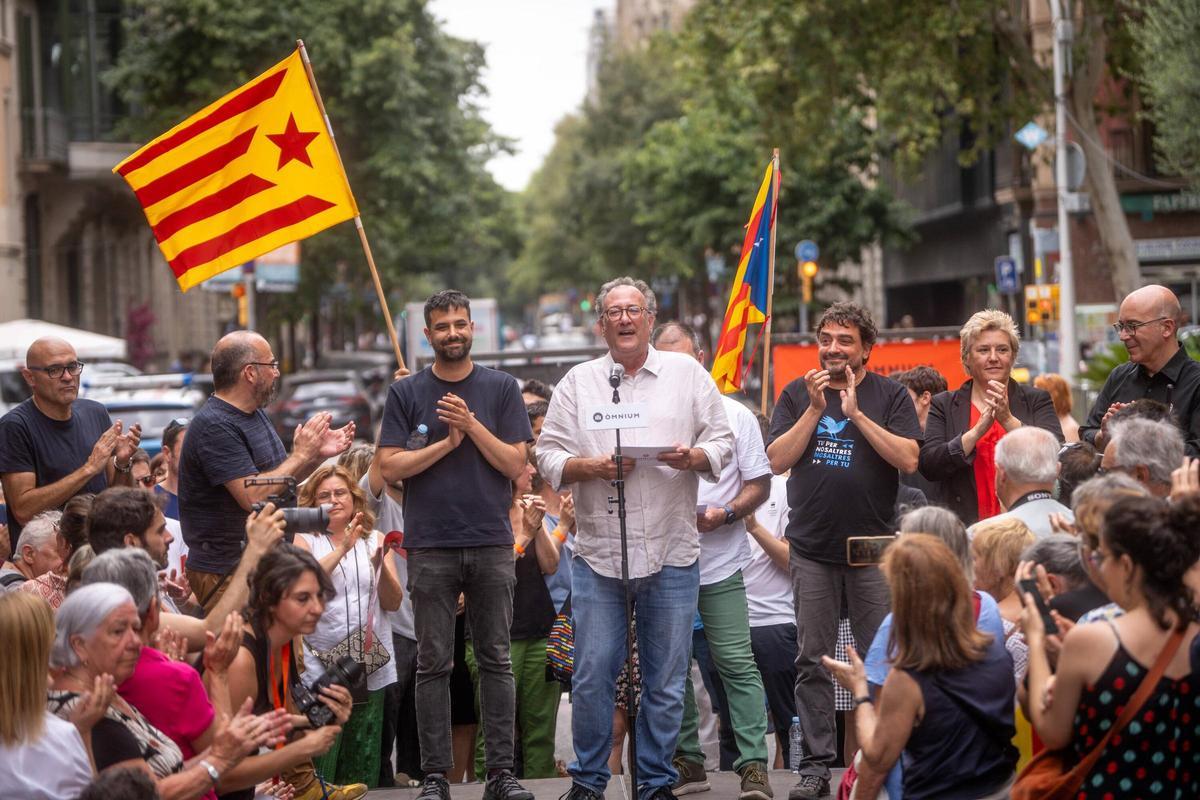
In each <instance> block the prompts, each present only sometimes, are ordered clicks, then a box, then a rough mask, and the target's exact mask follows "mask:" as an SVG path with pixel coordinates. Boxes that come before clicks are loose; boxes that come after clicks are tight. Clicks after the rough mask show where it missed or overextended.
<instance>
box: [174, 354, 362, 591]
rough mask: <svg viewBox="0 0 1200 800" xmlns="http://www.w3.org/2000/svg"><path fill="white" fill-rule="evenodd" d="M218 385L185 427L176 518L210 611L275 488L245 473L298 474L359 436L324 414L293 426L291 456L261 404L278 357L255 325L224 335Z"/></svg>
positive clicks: (274, 379) (216, 358)
mask: <svg viewBox="0 0 1200 800" xmlns="http://www.w3.org/2000/svg"><path fill="white" fill-rule="evenodd" d="M212 375H213V387H214V389H215V391H214V392H213V394H212V395H211V396H210V397H209V398H208V400H207V401H205V403H204V405H203V406H202V407H201V408H200V410H199V411H198V412H197V413H196V416H195V417H194V418H193V419H192V422H191V424H190V425H189V426H188V435H187V438H186V439H184V444H183V452H182V455H181V458H180V467H179V473H180V474H179V524H180V527H181V529H182V531H183V540H184V542H186V543H187V546H188V551H189V552H188V563H187V576H188V581H189V582H190V584H191V587H192V591H193V592H195V594H196V599H197V600H198V601H199V603H200V605H201V606H203V607H204V609H205V611H208V610H211V609H212V607H213V606H214V605H215V604H216V603H217V601H218V600H220V598H221V595H222V594H223V593H224V591H225V590H226V589H227V588H228V586H229V576H230V574H231V573H232V572H233V570H234V568H235V567H236V566H237V563H238V561H239V560H240V558H241V555H242V545H243V543H244V541H245V539H244V537H243V535H242V531H243V526H244V524H245V520H246V514H247V513H248V512H249V511H251V509H252V508H253V506H254V504H255V503H256V502H261V501H264V500H266V499H267V498H268V497H269V496H271V495H272V494H275V492H276V491H277V487H275V486H271V485H258V486H254V485H252V486H246V479H247V478H281V477H285V476H290V477H292V478H295V479H297V480H303V479H304V478H305V477H307V476H308V475H309V474H310V473H311V472H312V471H313V470H314V469H316V467H317V465H318V464H320V463H321V461H323V460H324V459H326V458H329V457H330V456H336V455H338V454H339V453H341V452H343V451H344V450H346V448H348V447H349V446H350V443H351V442H352V441H353V440H354V423H350V424H348V425H346V426H345V427H344V428H338V429H336V430H334V429H331V428H330V427H329V421H330V415H329V414H327V413H320V414H316V415H314V416H313V418H312V419H310V420H309V421H308V422H306V423H304V424H303V425H300V426H298V427H297V428H296V434H295V439H294V440H293V443H292V454H291V455H288V454H287V453H286V452H285V450H284V448H283V442H281V441H280V439H279V435H278V434H277V433H275V428H274V427H273V426H272V425H271V421H270V419H269V418H268V417H267V414H266V412H265V411H263V408H264V407H266V405H267V404H268V403H270V402H271V399H272V398H273V397H274V395H275V388H276V385H277V383H278V380H279V362H278V361H277V360H276V359H275V356H274V354H273V353H272V352H271V345H270V344H269V343H268V342H267V340H266V339H264V338H263V337H261V336H259V335H258V334H257V333H254V332H252V331H235V332H233V333H230V334H227V335H225V336H223V337H221V339H220V341H218V342H217V345H216V347H214V348H213V352H212Z"/></svg>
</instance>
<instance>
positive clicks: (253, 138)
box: [113, 50, 358, 292]
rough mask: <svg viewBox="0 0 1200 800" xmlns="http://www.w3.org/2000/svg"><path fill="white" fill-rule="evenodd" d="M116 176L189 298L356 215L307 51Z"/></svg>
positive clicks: (192, 120) (183, 126)
mask: <svg viewBox="0 0 1200 800" xmlns="http://www.w3.org/2000/svg"><path fill="white" fill-rule="evenodd" d="M113 172H115V173H117V174H118V175H120V176H121V177H122V178H124V179H125V180H126V182H128V183H129V186H130V188H132V189H133V192H134V194H135V195H136V196H137V199H138V202H139V203H141V205H142V208H143V210H144V211H145V212H146V219H147V220H148V221H149V222H150V227H151V229H152V230H153V231H154V238H155V239H157V240H158V246H159V248H160V249H161V250H162V253H163V256H165V257H166V259H167V263H168V264H170V265H171V270H172V271H173V272H174V273H175V278H176V280H178V281H179V288H180V289H182V290H183V291H185V292H186V291H187V290H188V289H190V288H191V287H193V286H195V285H196V284H198V283H200V282H201V281H204V280H207V279H208V278H211V277H212V276H214V275H216V274H217V273H219V272H224V271H225V270H227V269H229V268H231V267H235V266H238V265H239V264H244V263H246V262H247V261H250V260H252V259H254V258H257V257H258V256H260V255H262V254H263V253H266V252H269V251H271V250H274V249H275V248H276V247H280V246H281V245H285V244H288V243H289V242H295V241H298V240H300V239H304V238H306V237H308V236H312V235H313V234H314V233H317V232H319V231H323V230H325V229H326V228H328V227H329V226H331V225H335V224H337V223H339V222H343V221H344V220H348V219H351V218H353V217H355V216H357V215H358V207H357V205H355V202H354V195H353V194H351V192H350V184H349V182H348V181H347V180H346V175H345V173H344V172H343V171H342V167H341V163H340V162H339V160H338V157H337V152H336V151H335V150H334V146H333V142H332V141H331V140H330V138H329V132H328V129H327V128H326V127H325V122H324V119H323V118H322V114H321V111H320V109H319V108H318V106H317V101H316V98H315V97H314V96H313V92H312V87H311V86H310V84H309V82H308V77H307V75H306V74H305V71H304V63H303V62H302V61H301V58H300V51H299V50H297V51H296V52H295V53H292V55H290V56H288V57H287V58H286V59H284V60H283V61H281V62H279V63H278V64H276V65H275V66H274V67H272V68H271V69H269V70H267V71H266V72H264V73H263V74H262V75H260V76H258V77H257V78H255V79H254V80H252V81H250V82H249V83H247V84H246V85H245V86H243V87H241V88H240V89H238V90H237V91H235V92H232V93H231V94H228V95H226V96H225V97H222V98H221V99H220V100H218V101H217V102H215V103H213V104H212V105H210V106H208V107H207V108H205V109H204V110H203V111H200V112H199V113H197V114H195V115H193V116H191V117H189V118H188V119H186V120H184V121H183V122H181V123H179V124H178V125H176V126H175V127H174V128H172V129H171V130H169V131H167V132H166V133H164V134H163V135H162V136H160V137H158V138H157V139H155V140H154V141H152V142H150V143H149V144H147V145H146V146H145V147H143V148H142V149H140V150H138V151H137V152H136V153H134V154H133V155H131V156H130V157H129V158H127V159H125V160H124V161H122V162H121V163H120V164H118V165H117V166H116V167H114V168H113Z"/></svg>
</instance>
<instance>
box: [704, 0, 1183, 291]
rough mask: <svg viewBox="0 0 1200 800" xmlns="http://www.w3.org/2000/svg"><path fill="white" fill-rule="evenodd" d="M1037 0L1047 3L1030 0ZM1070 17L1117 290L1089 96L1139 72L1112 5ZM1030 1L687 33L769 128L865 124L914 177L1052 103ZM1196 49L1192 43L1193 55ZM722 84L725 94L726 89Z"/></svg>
mask: <svg viewBox="0 0 1200 800" xmlns="http://www.w3.org/2000/svg"><path fill="white" fill-rule="evenodd" d="M1037 1H1038V2H1044V1H1045V0H1037ZM1066 4H1067V6H1068V14H1069V16H1071V18H1072V19H1075V20H1076V24H1075V34H1076V46H1075V51H1074V72H1073V75H1072V78H1071V81H1070V84H1069V101H1070V109H1071V113H1072V116H1073V118H1074V128H1075V132H1076V133H1077V134H1079V136H1078V138H1080V139H1081V140H1082V144H1083V146H1084V149H1085V153H1086V155H1087V158H1088V163H1089V169H1088V171H1087V179H1086V180H1087V190H1088V192H1089V195H1090V196H1091V201H1092V208H1093V213H1094V214H1095V215H1096V217H1097V222H1098V224H1097V229H1098V231H1099V235H1100V240H1101V244H1102V247H1103V250H1104V252H1105V255H1106V256H1107V259H1108V261H1109V263H1110V265H1111V267H1112V274H1113V283H1114V288H1115V290H1116V291H1117V294H1118V296H1120V295H1124V294H1125V293H1127V292H1128V291H1130V290H1131V289H1132V288H1134V287H1135V286H1136V285H1137V284H1138V266H1137V259H1136V257H1135V254H1134V249H1133V240H1132V237H1131V236H1130V233H1129V227H1128V224H1127V222H1126V220H1125V216H1124V212H1123V211H1122V209H1121V207H1120V198H1119V195H1118V193H1117V188H1116V184H1115V182H1114V180H1113V175H1112V170H1111V169H1110V168H1109V165H1108V162H1107V155H1106V154H1105V153H1104V151H1103V148H1102V146H1101V145H1100V142H1101V139H1102V137H1101V134H1100V131H1099V125H1098V122H1097V119H1098V115H1099V114H1100V112H1101V110H1100V109H1097V107H1096V98H1097V97H1098V94H1099V92H1098V90H1099V88H1100V86H1101V83H1102V82H1103V81H1104V80H1105V79H1106V78H1107V77H1108V76H1110V75H1123V74H1128V73H1129V72H1130V71H1132V70H1135V69H1136V65H1135V64H1134V62H1133V60H1132V58H1131V48H1130V46H1129V40H1128V24H1127V23H1128V17H1127V10H1126V8H1125V4H1123V3H1121V2H1120V1H1119V0H1066ZM1027 5H1028V4H1027V3H1026V2H1015V1H1014V0H956V2H953V3H948V2H946V1H945V0H906V2H903V3H897V2H895V0H858V2H854V3H846V2H844V0H762V1H761V2H756V3H744V2H739V1H738V0H701V2H700V3H698V4H697V6H696V8H695V9H694V10H693V11H692V14H691V18H690V20H689V26H688V27H689V29H690V30H691V31H692V34H691V35H692V36H693V37H694V40H695V42H696V45H697V52H698V53H699V54H700V56H701V61H700V63H701V64H703V65H705V70H704V71H705V74H706V77H707V79H708V81H709V83H710V85H713V86H714V87H715V90H716V91H725V92H726V93H729V92H731V91H733V90H734V88H733V87H737V86H745V87H748V88H749V90H750V91H751V92H752V93H753V95H754V97H755V98H756V100H757V102H758V105H759V107H760V108H761V109H762V110H763V111H764V113H766V114H767V120H768V124H769V126H770V130H771V131H772V132H774V131H778V130H781V129H794V130H798V131H801V132H802V135H803V136H804V137H806V138H823V137H827V136H828V135H829V125H830V121H831V120H837V119H842V118H844V116H845V114H846V113H847V111H852V112H853V114H852V118H853V117H857V118H858V119H861V120H866V121H870V125H871V130H872V131H873V139H874V144H873V150H874V151H875V152H876V153H878V154H879V155H881V156H882V157H884V158H886V159H888V160H889V161H890V162H892V163H894V164H896V165H897V166H898V167H899V169H900V170H901V174H908V175H911V174H912V173H913V172H914V171H915V170H916V169H917V168H918V167H919V166H920V165H921V163H922V160H923V159H924V158H925V156H926V155H928V154H929V153H931V152H933V151H934V150H936V149H937V148H938V147H939V146H940V145H941V143H942V141H943V136H944V134H945V133H946V132H947V131H952V132H954V133H955V134H958V133H959V132H960V131H962V130H964V129H965V131H966V132H967V134H968V136H967V137H966V139H967V140H968V141H969V142H971V145H970V146H968V147H966V148H965V149H964V150H963V152H962V153H961V156H960V160H961V161H962V163H963V164H964V165H967V164H970V163H972V162H974V161H975V160H976V159H977V158H978V156H979V155H980V154H981V153H982V152H984V151H985V150H986V149H987V148H989V147H990V146H991V145H992V144H994V143H995V142H997V141H999V140H1001V139H1005V138H1007V137H1008V136H1010V135H1011V131H1012V129H1013V127H1019V126H1020V125H1021V124H1023V123H1024V121H1026V120H1028V119H1031V118H1033V117H1035V116H1037V115H1038V114H1043V113H1046V112H1047V111H1048V110H1049V109H1051V108H1052V102H1053V96H1052V95H1053V91H1052V90H1053V82H1052V76H1051V73H1050V71H1049V68H1048V63H1049V58H1048V55H1049V54H1048V53H1046V54H1042V53H1036V54H1035V53H1034V51H1033V48H1032V43H1031V42H1032V36H1031V33H1030V30H1029V27H1028V22H1027V20H1026V18H1025V12H1024V9H1025V8H1026V7H1027ZM1193 49H1194V48H1193ZM725 86H728V87H729V88H723V87H725Z"/></svg>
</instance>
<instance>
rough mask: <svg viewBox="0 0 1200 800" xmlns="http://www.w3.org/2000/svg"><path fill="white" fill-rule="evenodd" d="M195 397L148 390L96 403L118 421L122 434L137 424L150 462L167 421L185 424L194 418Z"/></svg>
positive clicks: (177, 391)
mask: <svg viewBox="0 0 1200 800" xmlns="http://www.w3.org/2000/svg"><path fill="white" fill-rule="evenodd" d="M195 394H196V393H195V392H193V391H189V390H183V391H179V390H175V391H172V390H152V391H145V392H136V393H132V394H113V395H110V396H107V397H103V398H97V399H98V400H99V401H100V402H101V403H103V404H104V407H105V408H107V409H108V415H109V416H110V417H112V418H113V421H114V422H115V421H116V420H118V419H119V420H121V422H123V423H124V424H125V429H126V430H128V429H129V426H130V425H133V424H134V423H135V422H136V423H140V424H141V426H142V449H143V450H145V451H146V452H147V453H149V454H150V457H151V458H153V457H154V456H156V455H158V453H159V452H160V451H161V450H162V434H163V430H164V429H165V428H166V427H167V425H169V424H170V423H171V420H173V419H177V420H181V421H187V420H191V418H192V417H193V416H195V414H196V410H197V405H196V397H195Z"/></svg>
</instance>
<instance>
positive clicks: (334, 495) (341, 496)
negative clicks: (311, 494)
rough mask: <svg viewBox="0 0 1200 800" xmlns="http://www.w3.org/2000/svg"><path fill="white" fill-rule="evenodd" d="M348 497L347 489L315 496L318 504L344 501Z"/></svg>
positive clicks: (348, 491)
mask: <svg viewBox="0 0 1200 800" xmlns="http://www.w3.org/2000/svg"><path fill="white" fill-rule="evenodd" d="M349 496H350V490H349V489H334V490H333V491H332V492H320V493H319V494H317V497H316V500H317V502H318V503H328V502H329V501H330V500H335V499H336V500H345V499H346V498H347V497H349Z"/></svg>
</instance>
